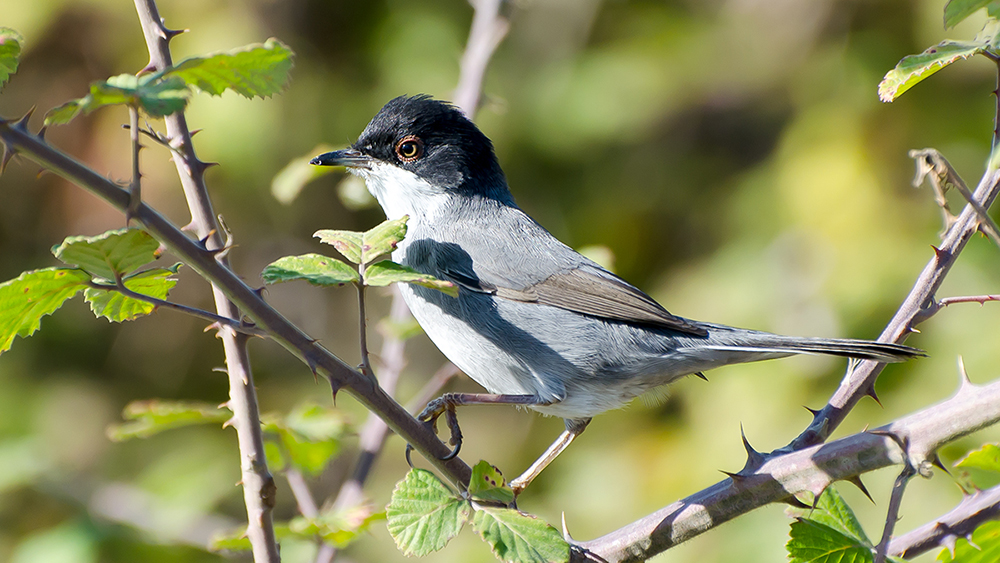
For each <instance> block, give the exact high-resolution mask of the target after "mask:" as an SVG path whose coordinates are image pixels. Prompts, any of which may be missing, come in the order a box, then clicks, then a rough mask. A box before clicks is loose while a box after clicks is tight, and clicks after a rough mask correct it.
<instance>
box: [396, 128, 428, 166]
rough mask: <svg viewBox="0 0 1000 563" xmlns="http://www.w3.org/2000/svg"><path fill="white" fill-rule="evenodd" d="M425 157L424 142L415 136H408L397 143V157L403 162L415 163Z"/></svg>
mask: <svg viewBox="0 0 1000 563" xmlns="http://www.w3.org/2000/svg"><path fill="white" fill-rule="evenodd" d="M423 155H424V142H423V141H421V140H420V138H419V137H417V136H415V135H407V136H405V137H403V138H402V139H400V140H399V142H398V143H396V156H398V157H399V160H402V161H403V162H413V161H414V160H416V159H418V158H420V157H421V156H423Z"/></svg>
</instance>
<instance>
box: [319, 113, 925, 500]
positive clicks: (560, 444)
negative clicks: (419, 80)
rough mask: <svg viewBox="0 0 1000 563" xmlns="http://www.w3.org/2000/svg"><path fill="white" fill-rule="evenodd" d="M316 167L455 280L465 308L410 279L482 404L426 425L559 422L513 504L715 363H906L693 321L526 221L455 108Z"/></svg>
mask: <svg viewBox="0 0 1000 563" xmlns="http://www.w3.org/2000/svg"><path fill="white" fill-rule="evenodd" d="M310 162H311V164H315V165H320V166H346V167H347V169H348V171H349V172H351V173H352V174H355V175H357V176H360V177H361V178H363V179H364V181H365V183H366V184H367V186H368V190H369V191H370V192H371V193H372V195H373V196H375V199H376V200H378V203H379V205H381V206H382V209H383V211H385V214H386V216H387V217H388V218H389V219H399V218H401V217H403V216H404V215H408V216H409V221H408V223H407V227H408V230H407V234H406V238H405V239H404V240H403V241H402V242H401V243H400V244H399V246H398V248H397V249H396V250H395V251H394V252H393V253H392V257H393V260H395V261H396V262H399V263H401V264H404V265H406V266H409V267H411V268H413V269H415V270H418V271H420V272H422V273H425V274H430V275H433V276H435V277H437V278H440V279H443V280H448V281H451V282H452V283H454V284H455V285H456V286H458V288H459V292H458V297H451V296H449V295H446V294H444V293H441V292H439V291H435V290H433V289H428V288H424V287H419V286H412V285H406V284H402V285H401V286H400V291H401V293H402V295H403V299H404V301H405V302H406V304H407V306H408V307H409V309H410V311H411V312H412V313H413V316H414V317H415V318H416V320H417V322H418V323H419V324H420V326H421V327H422V328H423V329H424V331H425V332H426V333H427V336H428V337H430V339H431V340H432V341H433V342H434V344H435V345H437V347H438V348H439V349H440V350H441V352H443V353H444V355H445V356H447V357H448V359H449V360H451V361H452V362H453V363H454V364H455V365H456V366H458V367H459V368H461V369H462V371H464V372H465V373H466V374H468V375H469V377H471V378H472V379H474V380H475V381H476V382H477V383H479V384H480V385H482V386H483V387H485V388H486V389H487V390H488V391H489V393H488V394H486V393H449V394H445V395H443V396H442V397H440V398H439V399H436V400H435V401H432V402H431V403H430V404H429V405H428V406H427V409H425V410H424V412H423V413H421V415H420V418H421V420H424V421H425V422H428V423H429V424H432V425H433V424H434V422H435V421H436V419H437V418H438V417H439V416H440V415H442V414H445V415H446V418H448V421H449V426H450V427H451V428H452V438H451V443H452V445H454V446H455V448H454V450H453V451H452V454H451V456H452V457H453V456H454V455H457V453H458V449H459V447H460V446H461V433H460V431H459V430H458V424H457V419H456V418H455V407H456V406H459V405H466V404H487V403H489V404H512V405H523V406H526V407H530V408H532V409H534V410H536V411H538V412H540V413H543V414H546V415H551V416H558V417H561V418H563V419H564V420H565V423H566V430H565V431H564V432H563V433H562V435H560V436H559V438H558V439H557V440H556V441H555V442H554V443H553V444H552V446H550V448H549V449H548V451H546V452H545V454H543V455H542V456H541V457H540V458H539V459H538V460H537V461H536V462H535V463H534V464H532V466H531V467H529V468H528V470H527V471H525V472H524V474H522V475H521V476H520V477H518V478H517V479H514V480H513V481H511V486H512V488H513V489H514V491H515V493H516V494H518V493H520V492H521V491H522V490H523V489H524V487H526V486H527V485H528V483H530V482H531V480H532V479H534V478H535V476H537V475H538V473H540V472H541V470H542V469H544V468H545V466H546V465H548V464H549V463H550V462H551V461H552V460H553V459H555V457H556V456H558V455H559V453H560V452H562V450H564V449H565V448H566V447H567V446H568V445H569V444H570V443H571V442H572V441H573V439H574V438H575V437H576V436H578V435H579V434H580V433H581V432H583V430H584V429H585V428H586V427H587V424H589V423H590V420H591V418H592V417H593V416H595V415H598V414H600V413H602V412H605V411H607V410H610V409H615V408H619V407H622V406H623V405H625V404H626V403H628V402H630V401H631V400H632V399H633V398H635V397H637V396H639V395H642V394H643V393H645V392H647V391H650V390H652V389H655V388H658V387H661V386H663V385H666V384H668V383H671V382H673V381H675V380H677V379H678V378H680V377H682V376H685V375H690V374H695V375H698V376H701V377H704V376H703V375H702V374H701V372H703V371H705V370H709V369H712V368H715V367H719V366H723V365H727V364H735V363H743V362H755V361H758V360H769V359H773V358H783V357H786V356H791V355H794V354H830V355H835V356H846V357H851V358H861V359H867V360H875V361H878V362H899V361H903V360H906V359H908V358H911V357H914V356H919V355H923V353H922V352H921V351H920V350H917V349H915V348H911V347H909V346H903V345H900V344H889V343H882V342H872V341H866V340H849V339H833V338H802V337H794V336H780V335H776V334H771V333H767V332H760V331H756V330H747V329H742V328H734V327H730V326H726V325H721V324H713V323H706V322H700V321H694V320H690V319H686V318H683V317H678V316H676V315H673V314H671V313H669V312H668V311H667V310H666V309H664V308H663V307H662V306H661V305H660V304H659V303H657V302H656V301H655V300H653V298H651V297H649V296H648V295H646V294H645V293H643V292H642V291H640V290H639V289H637V288H636V287H635V286H633V285H631V284H629V283H628V282H627V281H625V280H623V279H622V278H620V277H618V276H616V275H615V274H612V273H611V272H609V271H607V270H606V269H604V268H602V267H601V266H599V265H598V264H597V263H595V262H593V261H592V260H589V259H588V258H586V257H584V256H583V255H581V254H579V253H578V252H576V251H575V250H573V249H572V248H570V247H569V246H566V245H565V244H563V243H562V242H560V241H559V240H557V239H556V238H555V237H554V236H552V235H551V234H550V233H549V232H548V231H546V230H545V229H544V228H543V227H542V226H541V225H539V224H538V223H537V222H535V221H534V220H533V219H532V218H531V217H529V216H528V215H527V214H525V213H524V212H523V211H521V209H520V208H518V207H517V205H516V204H515V203H514V198H513V196H512V195H511V193H510V190H509V189H508V187H507V180H506V177H505V176H504V173H503V170H501V168H500V164H499V163H498V161H497V157H496V154H495V153H494V151H493V144H492V142H490V140H489V139H488V138H487V137H486V135H484V134H483V133H482V132H481V131H480V130H479V128H478V127H476V125H474V124H473V123H472V121H470V120H469V119H468V118H467V117H466V116H465V115H464V114H463V113H462V112H461V111H460V110H459V109H457V108H456V107H454V106H452V105H450V104H448V103H446V102H442V101H439V100H435V99H432V98H430V97H428V96H423V95H421V96H413V97H407V96H401V97H398V98H395V99H393V100H391V101H390V102H389V103H387V104H386V105H385V106H384V107H383V108H382V109H381V110H380V111H379V112H378V114H376V115H375V117H374V118H373V119H372V120H371V123H369V124H368V126H367V127H366V128H365V130H364V131H363V132H362V133H361V136H360V137H359V138H358V140H357V142H355V143H354V144H353V145H351V147H350V148H348V149H345V150H339V151H333V152H328V153H325V154H322V155H320V156H318V157H316V158H314V159H313V160H312V161H310Z"/></svg>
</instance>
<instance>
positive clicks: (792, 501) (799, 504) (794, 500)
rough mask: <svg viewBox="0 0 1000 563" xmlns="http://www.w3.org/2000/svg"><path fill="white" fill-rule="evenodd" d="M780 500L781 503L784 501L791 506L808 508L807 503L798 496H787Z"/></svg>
mask: <svg viewBox="0 0 1000 563" xmlns="http://www.w3.org/2000/svg"><path fill="white" fill-rule="evenodd" d="M781 502H783V503H785V504H787V505H790V506H791V507H792V508H802V509H808V508H809V505H808V504H806V503H804V502H802V501H801V500H799V497H797V496H795V495H792V496H790V497H787V498H785V499H784V500H782V501H781Z"/></svg>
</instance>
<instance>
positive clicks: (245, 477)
mask: <svg viewBox="0 0 1000 563" xmlns="http://www.w3.org/2000/svg"><path fill="white" fill-rule="evenodd" d="M135 7H136V12H137V13H138V15H139V21H140V22H141V24H142V30H143V35H144V37H145V39H146V47H147V49H148V50H149V64H148V65H147V68H148V69H150V70H163V69H165V68H168V67H170V66H171V65H172V61H171V56H170V46H169V42H170V38H171V37H173V36H174V35H176V34H177V32H172V31H170V30H168V29H167V28H166V27H164V25H163V20H162V19H161V18H160V14H159V11H158V10H157V7H156V3H155V1H154V0H135ZM164 122H165V124H166V129H167V136H168V137H169V138H170V139H171V145H172V146H175V147H176V150H175V151H174V155H173V161H174V164H175V166H176V167H177V174H178V177H179V178H180V180H181V186H182V188H183V190H184V195H185V198H186V199H187V204H188V209H189V210H190V211H191V223H190V227H191V229H192V230H193V231H194V232H195V234H196V235H197V236H198V237H199V238H200V239H202V240H204V244H205V249H206V250H213V249H220V248H222V240H221V239H220V237H219V234H218V233H219V228H218V225H217V224H216V218H215V213H214V211H213V210H212V202H211V199H210V198H209V195H208V188H207V186H206V185H205V169H206V168H207V167H208V165H207V164H206V163H204V162H202V161H201V160H199V159H198V157H197V155H196V154H195V151H194V144H193V143H192V141H191V133H190V130H189V129H188V126H187V120H186V119H185V117H184V113H183V112H177V113H174V114H171V115H168V116H166V117H165V118H164ZM129 125H130V128H131V135H132V137H133V138H135V139H138V136H139V124H138V119H134V120H132V121H131V122H130V124H129ZM144 207H145V206H144V205H143V204H142V202H141V200H138V198H136V199H132V200H130V201H129V206H128V208H127V214H126V217H129V218H136V219H138V218H139V217H140V215H141V214H142V212H143V210H144ZM141 223H142V224H143V225H145V226H147V228H148V222H147V221H141ZM154 236H155V234H154ZM160 242H161V243H163V242H165V241H164V240H162V239H160ZM212 258H213V260H214V261H216V262H217V264H218V265H219V266H220V267H221V269H223V270H225V271H227V272H231V270H230V267H229V263H228V259H227V258H226V256H225V254H224V253H215V254H213V255H212ZM211 281H212V282H213V283H212V293H213V295H214V297H215V307H216V311H217V312H218V313H219V315H220V316H223V317H229V318H231V319H233V320H237V321H238V319H240V318H242V316H243V315H242V314H241V313H240V311H239V309H238V308H237V307H236V305H235V304H233V302H232V301H230V300H229V298H228V297H227V296H226V293H225V292H224V291H223V289H222V288H221V287H220V286H219V284H218V283H216V280H211ZM220 326H221V328H220V330H219V334H220V336H221V337H222V343H223V349H224V350H225V355H226V368H227V369H226V373H227V374H228V377H229V401H228V406H229V408H230V410H232V411H233V426H234V427H235V429H236V435H237V441H238V442H239V451H240V460H241V463H240V469H241V480H240V481H241V483H242V485H243V501H244V503H245V504H246V508H247V537H248V538H249V540H250V545H251V548H252V551H253V557H254V561H255V562H256V563H278V562H279V561H280V560H281V557H280V555H279V553H278V542H277V539H276V538H275V535H274V525H273V521H272V510H273V508H274V504H275V492H276V487H275V484H274V478H273V477H272V475H271V473H270V472H269V471H268V469H267V457H266V455H265V454H264V439H263V436H262V433H261V426H260V413H259V411H258V407H257V393H256V390H255V388H254V383H253V374H252V371H251V369H250V356H249V353H248V350H247V342H248V338H249V337H248V336H247V335H245V334H240V333H238V332H236V331H234V330H233V329H232V328H231V327H228V326H225V325H220Z"/></svg>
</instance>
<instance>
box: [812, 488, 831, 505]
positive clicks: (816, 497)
mask: <svg viewBox="0 0 1000 563" xmlns="http://www.w3.org/2000/svg"><path fill="white" fill-rule="evenodd" d="M829 486H830V483H829V482H827V483H825V484H824V485H823V487H822V488H821V489H820V490H819V492H818V493H817V492H815V491H813V503H812V509H811V510H816V507H817V506H819V499H820V497H822V496H823V493H824V492H826V489H827V487H829Z"/></svg>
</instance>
